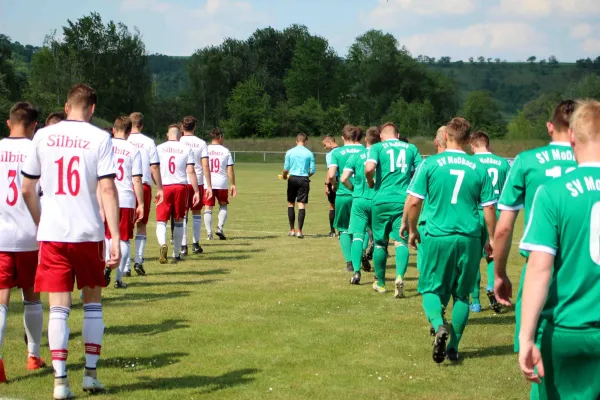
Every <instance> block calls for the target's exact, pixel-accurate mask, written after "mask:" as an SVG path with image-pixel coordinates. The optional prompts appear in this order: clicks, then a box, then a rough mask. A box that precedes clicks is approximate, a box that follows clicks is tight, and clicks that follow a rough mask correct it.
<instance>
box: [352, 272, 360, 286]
mask: <svg viewBox="0 0 600 400" xmlns="http://www.w3.org/2000/svg"><path fill="white" fill-rule="evenodd" d="M350 283H351V284H352V285H360V272H356V273H355V274H354V275H352V278H350Z"/></svg>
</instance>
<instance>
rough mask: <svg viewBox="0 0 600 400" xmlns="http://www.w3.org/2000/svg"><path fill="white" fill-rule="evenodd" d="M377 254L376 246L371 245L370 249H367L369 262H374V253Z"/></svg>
mask: <svg viewBox="0 0 600 400" xmlns="http://www.w3.org/2000/svg"><path fill="white" fill-rule="evenodd" d="M374 252H375V245H374V244H373V243H371V244H370V245H369V247H367V260H369V261H371V260H373V253H374Z"/></svg>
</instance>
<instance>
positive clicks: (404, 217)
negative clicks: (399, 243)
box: [400, 195, 420, 240]
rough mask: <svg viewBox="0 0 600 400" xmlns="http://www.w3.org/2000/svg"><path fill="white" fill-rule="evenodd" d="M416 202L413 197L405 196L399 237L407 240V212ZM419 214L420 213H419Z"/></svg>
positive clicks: (408, 231)
mask: <svg viewBox="0 0 600 400" xmlns="http://www.w3.org/2000/svg"><path fill="white" fill-rule="evenodd" d="M416 200H418V198H417V197H415V196H410V195H409V196H407V197H406V203H405V204H404V212H403V213H402V223H401V224H400V237H401V238H402V239H406V240H408V237H409V233H410V228H409V226H408V211H409V210H410V209H411V208H412V207H414V206H415V201H416ZM419 213H420V212H419Z"/></svg>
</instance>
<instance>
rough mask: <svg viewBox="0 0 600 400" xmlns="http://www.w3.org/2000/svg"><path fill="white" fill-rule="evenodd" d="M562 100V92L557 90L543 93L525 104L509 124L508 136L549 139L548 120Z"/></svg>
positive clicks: (515, 138) (519, 138) (518, 138)
mask: <svg viewBox="0 0 600 400" xmlns="http://www.w3.org/2000/svg"><path fill="white" fill-rule="evenodd" d="M560 100H561V96H560V94H559V93H558V92H555V93H547V94H543V95H542V96H540V97H539V98H537V99H535V100H533V101H530V102H528V103H527V104H525V106H524V107H523V110H522V111H519V113H518V114H517V117H516V118H515V119H513V120H512V121H511V122H510V123H509V124H508V138H509V139H513V140H522V139H547V138H548V131H547V129H546V122H547V121H549V120H550V117H551V116H552V112H553V111H554V108H555V107H556V105H557V104H558V103H559V102H560Z"/></svg>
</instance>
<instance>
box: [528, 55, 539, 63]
mask: <svg viewBox="0 0 600 400" xmlns="http://www.w3.org/2000/svg"><path fill="white" fill-rule="evenodd" d="M535 60H537V57H536V56H531V57H529V58H528V59H527V62H528V63H531V64H533V63H534V62H535Z"/></svg>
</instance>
